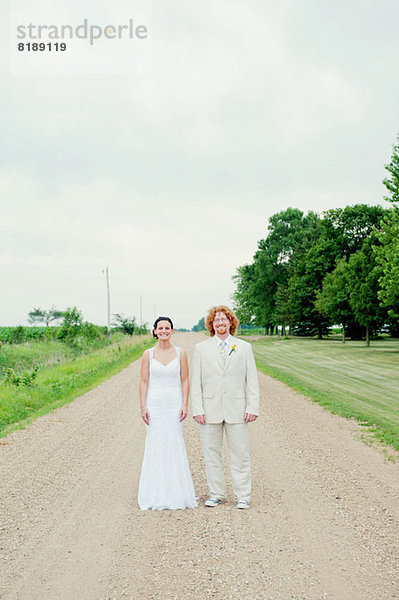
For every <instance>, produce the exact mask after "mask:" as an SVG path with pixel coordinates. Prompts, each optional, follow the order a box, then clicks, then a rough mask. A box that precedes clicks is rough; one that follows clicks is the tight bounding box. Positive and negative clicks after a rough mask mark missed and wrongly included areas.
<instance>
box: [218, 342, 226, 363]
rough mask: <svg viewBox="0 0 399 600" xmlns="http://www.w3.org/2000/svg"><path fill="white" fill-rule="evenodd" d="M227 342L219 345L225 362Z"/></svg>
mask: <svg viewBox="0 0 399 600" xmlns="http://www.w3.org/2000/svg"><path fill="white" fill-rule="evenodd" d="M226 348H227V344H226V342H221V343H220V346H219V352H220V356H221V358H222V361H223V363H226V360H227V352H226Z"/></svg>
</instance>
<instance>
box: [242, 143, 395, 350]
mask: <svg viewBox="0 0 399 600" xmlns="http://www.w3.org/2000/svg"><path fill="white" fill-rule="evenodd" d="M385 168H386V170H387V171H388V176H387V177H386V178H385V179H384V182H383V183H384V185H385V187H386V189H387V192H388V194H387V196H386V197H385V198H384V199H385V200H388V201H389V202H390V203H391V207H390V208H383V207H382V206H380V205H376V206H370V205H366V204H355V205H352V206H346V207H345V208H336V209H331V210H327V211H325V212H323V213H322V215H321V216H320V215H319V214H318V213H316V212H313V211H309V212H308V213H307V214H305V213H304V212H302V211H301V210H299V209H297V208H288V209H287V210H284V211H281V212H279V213H277V214H275V215H273V216H272V217H271V218H270V220H269V225H268V234H267V236H266V237H265V238H264V239H262V240H260V241H259V242H258V249H257V251H256V252H255V254H254V257H253V262H252V263H251V264H246V265H243V266H240V267H238V269H237V272H236V274H235V275H234V276H233V280H234V282H235V287H236V289H235V292H234V295H233V299H234V305H235V309H236V311H237V315H238V317H239V319H240V321H241V322H242V323H246V324H253V325H257V326H262V327H264V328H265V332H266V333H269V334H272V333H273V332H275V331H276V328H277V327H281V328H282V331H283V333H285V331H286V330H288V333H293V334H296V335H316V334H317V335H318V337H319V338H321V337H322V336H323V335H325V334H326V333H327V332H328V330H329V328H330V327H331V326H332V325H334V324H340V325H341V326H342V329H343V333H344V336H343V339H344V340H345V335H346V336H350V337H351V338H352V339H361V338H362V337H366V339H367V343H369V338H370V335H372V334H374V333H375V332H376V331H378V330H380V329H381V328H382V327H384V326H385V327H387V328H388V330H389V331H390V332H391V333H392V334H394V335H399V322H398V318H399V137H398V140H397V143H396V145H394V146H393V153H392V157H391V161H390V163H389V164H387V165H385Z"/></svg>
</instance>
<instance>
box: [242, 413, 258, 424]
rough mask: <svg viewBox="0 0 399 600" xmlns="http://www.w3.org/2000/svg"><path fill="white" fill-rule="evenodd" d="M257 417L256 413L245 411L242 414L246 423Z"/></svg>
mask: <svg viewBox="0 0 399 600" xmlns="http://www.w3.org/2000/svg"><path fill="white" fill-rule="evenodd" d="M257 418H258V415H252V414H251V413H245V415H244V421H245V422H246V423H250V422H251V421H256V419H257Z"/></svg>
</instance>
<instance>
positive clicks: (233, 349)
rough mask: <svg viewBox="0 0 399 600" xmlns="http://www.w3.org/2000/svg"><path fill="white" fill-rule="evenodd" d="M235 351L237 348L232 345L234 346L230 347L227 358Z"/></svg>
mask: <svg viewBox="0 0 399 600" xmlns="http://www.w3.org/2000/svg"><path fill="white" fill-rule="evenodd" d="M236 349H237V346H236V345H235V344H234V346H233V347H232V349H231V350H230V352H229V356H230V354H231V353H232V352H234V351H235V350H236Z"/></svg>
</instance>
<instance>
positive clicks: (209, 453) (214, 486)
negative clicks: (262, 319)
mask: <svg viewBox="0 0 399 600" xmlns="http://www.w3.org/2000/svg"><path fill="white" fill-rule="evenodd" d="M205 325H206V328H207V329H208V331H209V334H210V336H211V337H210V339H208V340H206V341H205V342H201V343H200V344H197V345H196V347H195V352H194V358H193V362H192V367H191V402H192V410H193V417H194V419H195V421H196V422H197V423H199V424H200V425H201V438H202V447H203V451H204V458H205V468H206V476H207V479H208V485H209V491H210V498H208V500H207V501H206V502H205V506H217V505H218V504H220V503H221V502H224V500H225V499H226V484H225V480H224V474H223V467H222V442H223V431H224V432H225V434H226V439H227V445H228V449H229V456H230V471H231V478H232V484H233V491H234V494H235V496H236V500H237V508H249V503H250V499H251V461H250V456H249V443H248V423H250V422H251V421H255V420H256V419H257V418H258V410H259V384H258V376H257V372H256V366H255V360H254V356H253V353H252V347H251V345H250V344H249V343H248V342H244V341H242V340H239V339H238V338H236V337H233V336H234V334H235V332H236V329H237V327H238V319H237V317H236V315H235V314H234V312H233V311H232V310H231V309H230V308H228V307H227V306H224V305H220V306H214V307H213V308H211V309H210V311H209V313H208V316H207V318H206V321H205Z"/></svg>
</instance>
